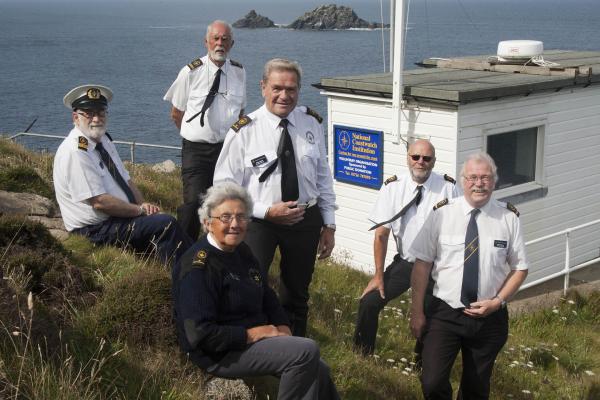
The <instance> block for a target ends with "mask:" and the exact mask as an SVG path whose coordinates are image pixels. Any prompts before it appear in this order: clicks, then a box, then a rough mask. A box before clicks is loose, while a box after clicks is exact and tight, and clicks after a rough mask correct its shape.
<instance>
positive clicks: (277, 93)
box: [215, 58, 336, 336]
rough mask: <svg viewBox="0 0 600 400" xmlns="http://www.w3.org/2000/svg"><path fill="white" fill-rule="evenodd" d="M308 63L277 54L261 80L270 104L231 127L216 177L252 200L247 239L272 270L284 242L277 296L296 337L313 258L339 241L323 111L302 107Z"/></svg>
mask: <svg viewBox="0 0 600 400" xmlns="http://www.w3.org/2000/svg"><path fill="white" fill-rule="evenodd" d="M301 77H302V70H301V69H300V65H299V64H298V63H296V62H293V61H290V60H286V59H280V58H276V59H273V60H270V61H268V62H267V63H266V64H265V67H264V72H263V79H262V81H261V82H260V85H261V90H262V95H263V97H264V99H265V103H264V105H263V106H262V107H260V108H259V109H258V110H256V111H254V112H252V113H250V114H249V115H248V116H244V117H242V118H241V119H240V120H239V121H238V122H236V123H235V124H233V126H232V127H231V130H230V131H229V133H228V134H227V137H226V139H225V144H224V145H223V151H222V152H221V155H220V156H219V161H218V162H217V167H216V169H215V183H217V182H220V181H233V182H235V183H237V184H239V185H242V186H244V187H246V188H247V189H248V191H249V192H250V195H251V196H252V199H253V200H254V211H253V213H252V214H253V215H252V216H253V218H252V224H250V226H249V227H248V236H247V237H246V243H247V244H248V245H249V246H250V248H251V249H252V252H253V253H254V255H255V256H256V258H257V259H258V261H259V264H260V266H261V268H262V269H263V270H264V271H268V270H269V267H270V265H271V261H272V260H273V256H274V255H275V250H276V249H277V248H279V252H280V254H281V263H280V265H279V268H280V271H281V272H280V281H281V284H280V288H279V297H280V300H281V303H282V305H283V308H284V310H285V311H286V312H287V313H288V317H289V319H290V321H291V323H292V333H293V334H294V336H305V335H306V324H307V317H308V298H309V295H308V287H309V285H310V282H311V280H312V274H313V271H314V268H315V258H316V255H317V253H319V258H320V259H323V258H326V257H329V255H330V254H331V251H332V250H333V247H334V246H335V209H336V205H335V194H334V192H333V179H332V177H331V171H330V170H329V165H328V164H327V153H326V150H325V135H324V133H323V127H322V126H321V121H322V118H321V117H320V116H319V115H318V114H316V113H315V112H314V111H312V110H310V109H309V108H308V107H301V106H298V98H299V94H300V81H301Z"/></svg>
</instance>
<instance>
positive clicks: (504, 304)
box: [492, 295, 506, 308]
mask: <svg viewBox="0 0 600 400" xmlns="http://www.w3.org/2000/svg"><path fill="white" fill-rule="evenodd" d="M492 298H493V299H498V300H500V308H506V300H504V299H503V298H502V297H500V296H498V295H495V296H494V297H492Z"/></svg>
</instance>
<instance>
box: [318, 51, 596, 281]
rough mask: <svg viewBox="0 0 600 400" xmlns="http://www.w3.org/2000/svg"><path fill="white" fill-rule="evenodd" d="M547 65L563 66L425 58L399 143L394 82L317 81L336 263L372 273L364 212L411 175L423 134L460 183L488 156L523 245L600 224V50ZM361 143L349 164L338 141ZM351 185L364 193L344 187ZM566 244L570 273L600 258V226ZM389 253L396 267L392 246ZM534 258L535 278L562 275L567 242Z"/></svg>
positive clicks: (407, 100) (553, 54)
mask: <svg viewBox="0 0 600 400" xmlns="http://www.w3.org/2000/svg"><path fill="white" fill-rule="evenodd" d="M544 58H545V59H546V60H550V61H554V62H556V63H559V64H560V66H559V67H556V68H553V69H550V68H546V67H537V66H532V67H522V66H499V67H493V66H492V67H491V68H487V67H490V66H489V64H487V63H486V59H487V57H484V56H482V57H470V58H468V59H466V58H462V59H456V60H453V61H448V60H446V61H439V60H426V61H425V62H424V64H423V65H424V66H428V67H430V68H423V69H416V70H410V71H405V72H404V74H403V81H404V83H403V86H404V87H403V100H404V104H403V105H402V109H401V125H400V126H401V132H400V133H401V134H400V138H398V137H397V136H396V135H392V134H391V132H392V131H393V129H392V75H391V74H375V75H365V76H352V77H336V78H322V79H321V82H320V84H317V85H314V86H316V87H318V88H319V89H321V90H322V93H323V94H324V95H326V96H327V104H328V116H329V120H328V122H327V123H328V127H327V129H328V137H329V157H330V162H331V168H332V171H333V172H334V177H335V192H336V194H337V199H338V204H339V210H338V211H337V214H336V219H337V221H336V222H337V225H338V231H337V234H336V255H337V257H341V258H344V259H345V260H346V261H347V262H348V263H349V264H350V265H352V266H353V267H355V268H358V269H362V270H364V271H366V272H370V273H372V272H373V271H374V265H373V233H372V232H369V231H368V229H369V227H370V225H371V224H370V223H369V221H368V219H367V216H368V213H369V211H370V209H371V207H372V205H373V203H374V202H375V198H376V195H377V192H378V187H379V186H380V185H381V183H382V182H383V181H384V180H385V179H386V178H387V177H389V176H391V175H395V174H401V173H403V172H405V171H406V144H405V141H406V140H408V141H409V142H410V141H412V140H414V139H415V138H428V139H430V140H431V141H432V142H433V144H434V146H435V148H436V156H437V162H436V167H435V170H436V171H438V172H440V173H447V174H449V175H450V176H453V177H455V178H457V175H458V173H459V171H460V168H461V166H462V162H463V160H464V159H465V157H466V156H467V155H468V154H470V153H472V152H475V151H479V150H484V151H487V152H488V153H490V154H491V155H492V157H493V158H494V159H495V161H496V162H497V164H498V167H499V176H500V180H499V186H498V188H497V191H496V192H495V197H496V198H498V199H500V200H504V201H510V202H511V203H513V204H514V205H515V206H516V207H517V209H518V210H519V212H520V213H521V217H520V218H521V223H522V225H523V227H524V232H525V240H526V241H532V240H533V239H536V238H540V237H542V236H545V235H549V234H551V233H554V232H557V231H560V230H563V229H566V228H569V227H574V226H577V225H580V224H583V223H586V222H589V221H592V220H596V219H600V207H598V205H597V201H598V200H599V198H600V84H599V83H600V52H570V51H547V52H545V53H544ZM486 65H487V67H485V66H486ZM482 66H483V67H482ZM588 67H591V68H588ZM478 69H491V70H478ZM494 69H497V70H503V72H499V71H497V70H494ZM363 131H364V132H366V133H365V134H363V133H361V132H363ZM371 131H373V132H371ZM353 135H354V136H353ZM344 138H345V139H344ZM353 138H354V139H357V140H359V147H360V148H362V150H361V149H360V148H359V149H355V150H358V153H357V152H354V153H353V155H352V154H351V155H350V158H348V157H345V156H344V155H348V154H349V153H347V152H343V149H342V147H345V146H347V144H344V143H342V142H346V140H347V139H350V140H352V139H353ZM378 139H381V142H382V143H377V141H378ZM336 141H337V142H336ZM346 148H347V147H346ZM372 150H373V151H374V152H373V151H372ZM340 151H341V154H340ZM350 152H351V153H352V149H350ZM360 152H364V154H366V155H367V157H361V156H360V155H359V154H362V153H360ZM378 152H380V153H381V155H382V158H380V157H377V153H378ZM353 156H354V157H355V159H354V160H351V159H352V157H353ZM356 157H358V158H356ZM360 159H362V161H360ZM357 160H359V161H357ZM353 161H354V163H353ZM356 162H358V163H359V165H357V164H356ZM365 163H366V164H365ZM336 168H337V170H336ZM381 172H382V174H381V176H378V175H379V174H380V173H381ZM361 175H362V178H361ZM355 177H356V179H358V180H360V181H362V182H361V183H362V184H363V186H359V185H356V184H354V183H348V180H353V179H355ZM457 181H458V179H457ZM364 185H371V187H365V186H364ZM373 185H375V186H373ZM570 239H571V242H570V248H571V258H570V259H571V261H570V265H571V266H575V265H578V264H581V263H583V262H586V261H588V260H592V259H594V258H597V257H599V256H600V224H595V225H593V226H590V227H588V228H585V229H582V230H579V231H577V232H575V233H572V234H571V238H570ZM388 248H389V249H390V250H389V251H390V254H388V258H387V260H388V262H390V261H391V259H392V256H393V252H394V250H395V246H388ZM527 251H528V257H529V260H530V263H531V269H530V273H529V277H528V282H533V281H535V280H538V279H541V278H543V277H546V276H548V275H551V274H553V273H556V272H558V271H560V270H561V269H563V268H564V264H565V238H564V236H562V237H557V238H554V239H549V240H545V241H542V242H540V243H536V244H533V245H529V246H528V248H527Z"/></svg>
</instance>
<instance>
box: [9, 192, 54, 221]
mask: <svg viewBox="0 0 600 400" xmlns="http://www.w3.org/2000/svg"><path fill="white" fill-rule="evenodd" d="M0 213H6V214H22V215H41V216H45V217H54V216H56V215H57V214H58V212H57V208H56V206H55V205H54V203H53V202H52V200H50V199H47V198H45V197H43V196H40V195H37V194H33V193H13V192H6V191H4V190H0Z"/></svg>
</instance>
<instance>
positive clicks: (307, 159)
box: [300, 143, 320, 184]
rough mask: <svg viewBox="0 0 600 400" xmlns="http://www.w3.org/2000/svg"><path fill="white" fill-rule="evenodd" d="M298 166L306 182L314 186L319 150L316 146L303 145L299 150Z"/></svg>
mask: <svg viewBox="0 0 600 400" xmlns="http://www.w3.org/2000/svg"><path fill="white" fill-rule="evenodd" d="M301 151H302V157H300V165H301V166H302V171H303V174H304V177H305V178H306V180H308V181H310V182H313V183H315V184H316V182H317V167H318V165H319V157H320V154H319V149H318V147H317V145H316V144H310V143H305V144H303V145H302V148H301Z"/></svg>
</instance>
